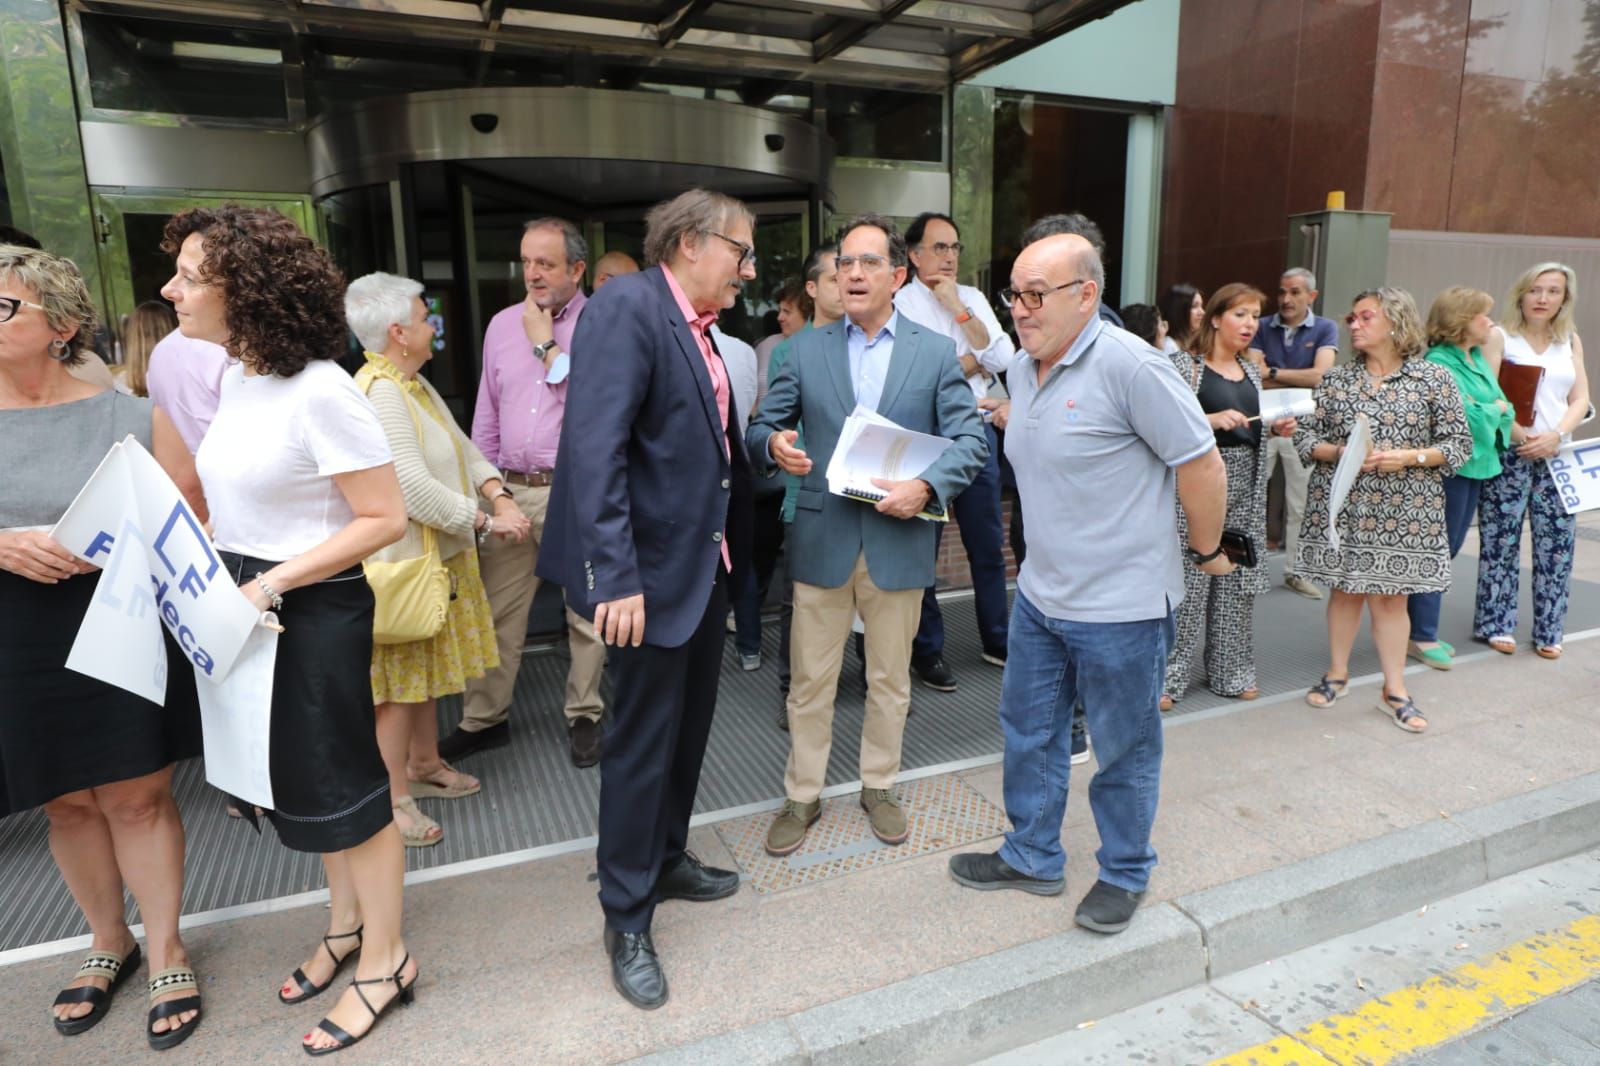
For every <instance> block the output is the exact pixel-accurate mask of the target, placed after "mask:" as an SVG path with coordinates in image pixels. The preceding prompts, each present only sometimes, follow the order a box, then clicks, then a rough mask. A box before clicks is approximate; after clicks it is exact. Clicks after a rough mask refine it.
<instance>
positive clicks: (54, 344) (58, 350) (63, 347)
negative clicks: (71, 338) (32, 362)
mask: <svg viewBox="0 0 1600 1066" xmlns="http://www.w3.org/2000/svg"><path fill="white" fill-rule="evenodd" d="M50 358H52V359H54V360H55V361H56V362H58V363H65V362H66V361H67V360H68V359H70V358H72V353H71V352H70V351H68V350H67V342H66V341H64V340H62V339H61V338H60V337H57V338H56V339H55V340H53V341H51V342H50Z"/></svg>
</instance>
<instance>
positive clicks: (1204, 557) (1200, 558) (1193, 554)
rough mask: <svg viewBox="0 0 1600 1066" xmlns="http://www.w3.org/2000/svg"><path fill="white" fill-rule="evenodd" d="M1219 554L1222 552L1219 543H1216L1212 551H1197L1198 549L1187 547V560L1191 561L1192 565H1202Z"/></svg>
mask: <svg viewBox="0 0 1600 1066" xmlns="http://www.w3.org/2000/svg"><path fill="white" fill-rule="evenodd" d="M1221 554H1222V545H1221V544H1218V545H1217V550H1216V551H1214V552H1199V551H1196V550H1195V549H1193V548H1190V549H1189V561H1190V562H1191V563H1193V564H1194V565H1196V566H1204V565H1206V564H1207V563H1209V562H1210V561H1211V560H1213V559H1215V558H1216V557H1217V556H1219V555H1221Z"/></svg>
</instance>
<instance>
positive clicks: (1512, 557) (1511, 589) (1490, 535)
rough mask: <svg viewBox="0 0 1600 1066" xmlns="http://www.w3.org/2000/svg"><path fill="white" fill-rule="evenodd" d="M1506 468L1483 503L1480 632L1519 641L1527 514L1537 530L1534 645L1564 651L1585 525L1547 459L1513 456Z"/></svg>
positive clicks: (1505, 458) (1486, 486) (1476, 624)
mask: <svg viewBox="0 0 1600 1066" xmlns="http://www.w3.org/2000/svg"><path fill="white" fill-rule="evenodd" d="M1500 462H1501V471H1500V474H1499V476H1497V477H1492V478H1490V479H1489V480H1487V481H1485V482H1484V483H1483V491H1482V494H1481V496H1480V497H1479V501H1478V540H1479V544H1480V547H1479V551H1478V597H1477V606H1476V610H1475V613H1474V616H1473V620H1472V633H1473V635H1474V636H1476V637H1480V638H1488V637H1499V636H1513V635H1515V634H1516V631H1517V595H1518V579H1519V578H1520V576H1521V573H1520V568H1521V562H1522V524H1523V516H1524V515H1526V516H1527V518H1528V522H1529V524H1531V525H1532V527H1533V642H1534V644H1535V645H1537V646H1539V647H1548V646H1551V645H1555V644H1560V643H1561V637H1562V628H1563V626H1564V624H1565V622H1566V618H1567V598H1568V595H1569V593H1570V591H1571V585H1572V554H1573V548H1574V545H1575V544H1576V541H1577V531H1578V520H1577V518H1576V516H1574V515H1569V514H1567V511H1566V508H1564V507H1563V506H1562V505H1561V494H1560V493H1559V492H1557V491H1556V485H1555V482H1554V481H1553V480H1552V479H1551V477H1550V467H1549V466H1548V465H1546V463H1545V461H1544V460H1543V459H1524V458H1522V457H1521V456H1519V455H1517V454H1516V453H1515V452H1507V453H1506V454H1504V455H1502V456H1501V457H1500Z"/></svg>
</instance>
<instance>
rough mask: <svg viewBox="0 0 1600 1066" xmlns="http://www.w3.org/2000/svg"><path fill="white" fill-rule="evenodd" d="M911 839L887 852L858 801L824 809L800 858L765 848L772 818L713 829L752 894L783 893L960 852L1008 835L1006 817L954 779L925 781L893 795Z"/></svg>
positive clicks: (849, 798) (837, 801) (839, 800)
mask: <svg viewBox="0 0 1600 1066" xmlns="http://www.w3.org/2000/svg"><path fill="white" fill-rule="evenodd" d="M895 791H896V792H897V793H898V794H899V797H900V804H901V806H902V807H903V808H904V809H905V812H906V820H907V823H908V824H907V828H908V829H909V830H910V831H911V835H910V837H908V838H907V839H906V842H905V843H904V844H899V845H895V846H893V847H891V846H890V845H888V844H885V843H883V842H882V841H880V840H879V839H878V838H877V837H875V836H873V835H872V828H871V826H869V825H868V824H867V812H866V811H864V810H862V809H861V797H860V794H859V793H855V792H852V793H850V794H848V795H844V796H836V797H834V798H833V799H827V800H823V801H822V818H821V820H820V821H818V822H817V823H816V824H814V825H813V826H812V827H811V831H810V832H809V833H807V834H806V840H805V843H804V844H803V845H801V847H800V850H798V851H796V852H795V853H794V854H792V855H787V856H785V857H783V858H781V859H775V858H773V857H772V856H771V855H768V854H767V852H766V849H765V847H764V846H763V845H764V843H765V841H766V839H767V828H768V827H769V826H770V825H771V824H772V819H773V818H774V817H775V815H774V814H773V813H770V812H769V813H764V814H756V815H751V816H750V817H748V818H740V819H737V820H735V821H729V822H723V823H721V824H719V825H718V826H717V833H718V834H719V835H720V836H721V837H722V841H723V843H724V844H726V845H727V846H728V849H729V850H730V851H732V852H733V856H734V858H735V859H737V860H738V862H739V866H740V868H741V869H743V870H744V871H745V873H746V874H747V875H748V878H749V883H750V887H752V888H754V889H755V890H756V891H757V892H761V893H770V892H782V891H783V890H785V889H789V888H799V887H800V886H801V885H811V884H816V883H817V882H818V881H826V880H827V879H829V878H831V877H838V876H840V875H841V874H848V873H855V872H856V871H858V870H868V869H871V868H872V867H875V866H885V865H887V864H889V863H893V862H904V861H905V860H907V859H911V858H915V857H916V856H918V855H928V854H931V853H932V852H935V851H943V850H945V849H946V848H954V847H960V846H961V845H963V844H970V843H972V842H973V841H975V840H982V839H984V838H985V837H992V836H995V835H997V834H1000V833H1003V832H1005V831H1006V827H1007V824H1008V823H1007V822H1006V815H1005V812H1004V811H1002V810H1001V809H1000V808H998V807H996V806H995V805H994V804H992V803H990V802H989V801H988V800H986V799H984V798H983V797H982V796H981V795H979V794H978V792H977V790H976V789H974V788H972V787H971V786H970V785H968V784H967V783H966V782H965V781H963V780H961V778H960V777H959V776H957V775H954V774H950V775H944V776H940V777H928V778H923V779H921V780H919V781H908V782H906V783H904V784H902V785H899V786H897V787H896V790H895Z"/></svg>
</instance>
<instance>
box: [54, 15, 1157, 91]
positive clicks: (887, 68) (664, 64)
mask: <svg viewBox="0 0 1600 1066" xmlns="http://www.w3.org/2000/svg"><path fill="white" fill-rule="evenodd" d="M1130 2H1132V0H75V2H72V3H71V6H72V7H75V8H77V9H78V10H81V11H86V12H95V13H101V14H123V15H138V16H141V17H144V18H156V19H161V20H172V21H185V22H199V23H207V24H211V25H216V24H219V23H220V24H224V25H228V24H231V25H234V26H240V25H255V26H257V27H261V28H266V26H270V27H273V28H276V29H278V30H280V31H282V32H284V33H285V34H286V35H287V36H288V37H290V38H293V39H294V40H296V41H300V40H303V39H304V38H306V37H308V36H313V35H314V36H316V37H318V38H329V37H333V38H346V39H352V40H360V41H362V42H364V43H365V44H367V45H368V46H371V45H374V44H378V43H379V42H389V43H393V44H397V45H400V44H411V45H415V44H419V43H421V44H425V45H427V46H428V47H430V48H439V49H446V50H456V51H460V50H468V51H472V52H476V53H477V54H478V55H479V57H480V62H481V66H482V67H483V68H486V67H487V66H488V64H489V63H490V62H504V61H507V60H510V61H515V60H516V58H517V57H519V56H528V57H535V56H537V57H549V56H550V55H551V53H552V52H556V53H569V54H570V53H578V54H583V55H587V56H591V57H595V58H598V59H618V60H625V61H630V62H632V63H637V64H641V65H643V66H646V67H650V68H657V69H661V68H678V69H684V70H703V71H712V72H724V73H726V72H729V71H731V70H737V71H738V72H739V73H740V74H742V75H745V76H749V75H751V74H759V75H760V76H762V77H768V78H772V79H774V80H776V81H808V82H823V83H826V82H850V83H858V84H862V83H864V84H872V85H878V86H884V87H904V88H913V87H920V88H944V87H945V86H947V85H949V84H951V83H952V82H956V81H961V80H963V79H965V78H969V77H971V76H972V75H974V74H976V73H978V72H979V71H981V70H983V69H985V68H987V67H990V66H993V65H995V64H996V63H999V62H1002V61H1004V60H1006V59H1009V58H1011V57H1012V56H1015V55H1018V54H1020V53H1022V52H1025V51H1027V50H1028V49H1030V48H1033V47H1035V46H1037V45H1039V44H1042V43H1044V42H1045V41H1048V40H1050V39H1051V38H1054V37H1057V36H1059V35H1061V34H1063V33H1066V32H1067V31H1069V30H1072V29H1074V28H1076V27H1078V26H1081V25H1083V24H1085V23H1087V22H1091V21H1093V20H1095V19H1098V18H1102V17H1104V16H1106V15H1108V14H1110V13H1111V12H1113V11H1115V10H1116V9H1117V8H1120V7H1123V6H1125V5H1126V4H1128V3H1130ZM262 24H266V26H263V25H262ZM286 58H288V59H290V60H291V61H292V59H293V57H292V56H290V55H286Z"/></svg>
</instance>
